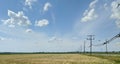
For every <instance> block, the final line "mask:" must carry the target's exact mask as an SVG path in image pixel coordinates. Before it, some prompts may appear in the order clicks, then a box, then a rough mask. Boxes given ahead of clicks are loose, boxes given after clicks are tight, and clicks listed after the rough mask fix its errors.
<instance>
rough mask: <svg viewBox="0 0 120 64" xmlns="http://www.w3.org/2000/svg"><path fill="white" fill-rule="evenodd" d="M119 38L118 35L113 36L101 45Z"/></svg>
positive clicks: (119, 35)
mask: <svg viewBox="0 0 120 64" xmlns="http://www.w3.org/2000/svg"><path fill="white" fill-rule="evenodd" d="M119 37H120V33H119V34H117V35H116V36H114V37H113V38H111V39H109V40H107V41H105V42H104V43H103V44H102V45H105V44H108V43H110V42H111V41H113V40H115V39H116V38H119Z"/></svg>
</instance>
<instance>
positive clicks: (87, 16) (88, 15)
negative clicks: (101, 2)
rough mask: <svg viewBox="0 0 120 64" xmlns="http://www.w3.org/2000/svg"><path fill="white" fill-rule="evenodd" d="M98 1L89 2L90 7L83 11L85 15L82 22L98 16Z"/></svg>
mask: <svg viewBox="0 0 120 64" xmlns="http://www.w3.org/2000/svg"><path fill="white" fill-rule="evenodd" d="M97 2H98V0H94V1H92V2H91V3H90V4H89V8H88V9H87V10H85V12H84V13H83V17H82V18H81V22H87V21H91V20H94V19H96V18H97V17H98V15H97V14H96V13H95V6H96V5H95V4H96V3H97Z"/></svg>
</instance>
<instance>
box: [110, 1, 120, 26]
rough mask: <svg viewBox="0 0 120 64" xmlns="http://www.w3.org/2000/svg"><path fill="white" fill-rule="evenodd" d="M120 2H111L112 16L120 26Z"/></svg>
mask: <svg viewBox="0 0 120 64" xmlns="http://www.w3.org/2000/svg"><path fill="white" fill-rule="evenodd" d="M119 3H120V0H116V1H113V2H112V3H111V7H112V14H111V18H113V19H116V24H117V26H118V27H119V28H120V8H119V7H117V6H118V4H119Z"/></svg>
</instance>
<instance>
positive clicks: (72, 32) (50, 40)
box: [0, 0, 120, 52]
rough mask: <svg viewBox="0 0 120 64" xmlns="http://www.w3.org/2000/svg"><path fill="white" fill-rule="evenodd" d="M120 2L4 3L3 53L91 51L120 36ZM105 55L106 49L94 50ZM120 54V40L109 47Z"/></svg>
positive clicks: (45, 0)
mask: <svg viewBox="0 0 120 64" xmlns="http://www.w3.org/2000/svg"><path fill="white" fill-rule="evenodd" d="M118 4H120V0H83V1H82V0H1V1H0V8H1V9H0V52H46V51H47V52H61V51H63V52H64V51H83V50H82V49H83V43H84V41H85V42H86V50H87V51H88V50H89V41H87V40H86V38H87V35H91V34H92V35H95V36H94V37H95V40H94V41H93V45H97V44H100V43H103V42H104V41H105V40H106V39H110V38H112V37H113V36H115V35H117V34H118V33H119V32H120V6H118ZM93 50H94V51H105V46H97V47H96V46H93ZM108 50H109V51H120V40H119V38H118V39H115V40H114V41H112V42H110V43H109V44H108Z"/></svg>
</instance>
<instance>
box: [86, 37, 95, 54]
mask: <svg viewBox="0 0 120 64" xmlns="http://www.w3.org/2000/svg"><path fill="white" fill-rule="evenodd" d="M87 36H88V38H87V40H90V55H91V54H92V42H93V40H94V39H95V38H94V35H87Z"/></svg>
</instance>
